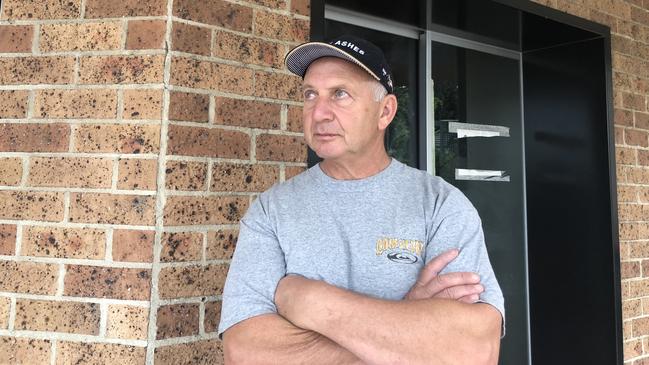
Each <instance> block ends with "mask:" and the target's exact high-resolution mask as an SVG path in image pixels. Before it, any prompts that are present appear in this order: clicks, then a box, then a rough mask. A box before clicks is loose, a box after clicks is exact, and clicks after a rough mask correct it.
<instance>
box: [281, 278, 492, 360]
mask: <svg viewBox="0 0 649 365" xmlns="http://www.w3.org/2000/svg"><path fill="white" fill-rule="evenodd" d="M298 280H307V279H301V278H299V279H298ZM280 285H281V284H280ZM299 292H300V295H299V296H295V295H294V293H291V292H290V289H289V290H288V291H287V292H285V293H284V294H287V295H289V296H292V297H293V300H292V301H291V303H292V304H291V305H287V306H282V305H278V308H279V309H280V314H282V315H284V316H286V317H287V318H288V319H289V320H291V321H292V322H293V323H295V324H296V325H297V326H300V327H302V328H305V329H310V330H313V331H316V332H318V333H320V334H322V335H324V336H325V337H327V338H330V339H332V340H333V341H335V342H336V343H338V344H340V345H341V346H343V347H344V348H346V349H348V350H349V351H351V352H352V353H354V354H355V355H356V356H358V357H359V358H360V359H361V360H363V361H365V362H367V363H373V364H394V363H407V364H431V363H433V364H472V365H473V364H496V363H497V359H498V349H499V343H500V342H499V340H500V320H501V317H500V314H499V313H498V311H497V310H495V309H494V308H493V307H491V306H490V305H488V304H465V303H459V302H457V301H452V300H440V299H422V300H403V301H387V300H379V299H374V298H370V297H366V296H363V295H359V294H356V293H353V292H351V291H348V290H344V289H340V288H336V287H334V286H331V285H329V284H326V283H324V282H316V281H309V282H307V284H306V285H302V286H300V287H299ZM279 300H280V301H281V300H282V298H279ZM287 307H288V311H287V312H285V310H286V309H287Z"/></svg>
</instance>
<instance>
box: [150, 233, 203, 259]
mask: <svg viewBox="0 0 649 365" xmlns="http://www.w3.org/2000/svg"><path fill="white" fill-rule="evenodd" d="M202 256H203V234H202V233H200V232H165V233H163V234H162V252H161V253H160V261H161V262H180V261H200V260H201V258H202Z"/></svg>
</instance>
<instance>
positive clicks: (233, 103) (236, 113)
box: [215, 97, 281, 129]
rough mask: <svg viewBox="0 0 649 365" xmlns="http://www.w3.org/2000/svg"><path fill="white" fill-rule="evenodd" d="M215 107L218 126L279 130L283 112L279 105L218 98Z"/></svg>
mask: <svg viewBox="0 0 649 365" xmlns="http://www.w3.org/2000/svg"><path fill="white" fill-rule="evenodd" d="M215 107H216V113H215V123H216V124H225V125H235V126H241V127H250V128H265V129H277V128H279V124H280V110H281V106H280V105H279V104H274V103H267V102H263V101H256V100H243V99H231V98H224V97H217V98H216V105H215Z"/></svg>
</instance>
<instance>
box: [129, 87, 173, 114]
mask: <svg viewBox="0 0 649 365" xmlns="http://www.w3.org/2000/svg"><path fill="white" fill-rule="evenodd" d="M162 94H163V92H162V90H124V113H123V116H124V119H156V120H160V118H162Z"/></svg>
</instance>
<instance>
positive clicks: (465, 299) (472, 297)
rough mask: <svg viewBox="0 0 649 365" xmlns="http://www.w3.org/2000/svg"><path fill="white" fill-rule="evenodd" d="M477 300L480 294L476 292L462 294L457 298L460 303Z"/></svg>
mask: <svg viewBox="0 0 649 365" xmlns="http://www.w3.org/2000/svg"><path fill="white" fill-rule="evenodd" d="M478 300H480V295H478V294H471V295H467V296H464V297H462V298H459V299H458V301H460V302H462V303H467V304H473V303H475V302H477V301H478Z"/></svg>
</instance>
